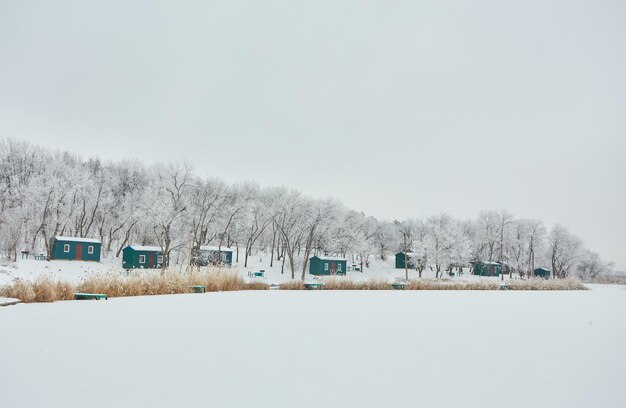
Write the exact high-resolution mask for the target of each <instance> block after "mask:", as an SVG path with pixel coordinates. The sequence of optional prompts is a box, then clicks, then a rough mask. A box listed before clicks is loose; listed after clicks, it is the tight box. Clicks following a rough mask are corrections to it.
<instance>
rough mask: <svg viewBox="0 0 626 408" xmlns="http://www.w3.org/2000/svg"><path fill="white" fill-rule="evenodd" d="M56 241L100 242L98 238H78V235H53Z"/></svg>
mask: <svg viewBox="0 0 626 408" xmlns="http://www.w3.org/2000/svg"><path fill="white" fill-rule="evenodd" d="M54 239H56V240H57V241H68V242H89V243H91V244H101V242H100V240H99V239H94V238H79V237H62V236H56V237H54Z"/></svg>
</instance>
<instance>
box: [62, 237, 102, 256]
mask: <svg viewBox="0 0 626 408" xmlns="http://www.w3.org/2000/svg"><path fill="white" fill-rule="evenodd" d="M101 250H102V243H101V242H100V241H99V240H97V239H91V238H77V237H61V236H57V237H53V238H52V239H50V260H53V259H65V260H69V261H93V262H100V252H101Z"/></svg>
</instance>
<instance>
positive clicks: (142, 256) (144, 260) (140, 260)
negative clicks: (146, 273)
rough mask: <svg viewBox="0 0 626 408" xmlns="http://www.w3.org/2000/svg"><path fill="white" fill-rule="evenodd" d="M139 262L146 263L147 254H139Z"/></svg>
mask: <svg viewBox="0 0 626 408" xmlns="http://www.w3.org/2000/svg"><path fill="white" fill-rule="evenodd" d="M139 263H140V264H142V263H146V256H145V255H139Z"/></svg>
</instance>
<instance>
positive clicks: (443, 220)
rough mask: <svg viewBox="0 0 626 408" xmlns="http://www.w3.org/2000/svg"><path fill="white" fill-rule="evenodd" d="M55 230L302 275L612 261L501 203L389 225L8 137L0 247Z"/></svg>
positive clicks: (595, 266) (339, 208) (278, 192)
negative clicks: (392, 260) (330, 266)
mask: <svg viewBox="0 0 626 408" xmlns="http://www.w3.org/2000/svg"><path fill="white" fill-rule="evenodd" d="M55 235H72V236H78V237H89V238H95V237H98V238H99V239H100V241H101V242H102V244H103V246H102V248H103V254H104V255H105V256H109V255H110V256H119V255H120V253H121V251H122V249H123V248H124V247H125V246H126V245H129V244H133V243H137V244H143V245H155V244H158V245H160V246H161V247H162V249H163V251H164V254H165V260H166V262H165V263H164V265H166V264H172V263H173V262H172V261H174V263H179V262H184V263H191V262H192V259H193V257H194V255H193V252H194V251H195V250H198V249H199V247H200V246H202V245H215V246H218V247H223V246H231V245H234V246H235V248H236V250H237V252H236V254H237V258H236V260H239V252H240V251H239V249H240V248H242V249H243V251H244V252H243V254H244V258H243V264H244V266H247V265H248V260H249V257H250V256H251V255H252V254H253V251H255V250H259V251H264V250H267V251H268V252H269V253H270V265H274V262H275V261H279V262H281V263H282V265H281V270H282V271H283V272H284V269H285V264H287V265H288V267H289V268H290V270H291V275H292V277H293V278H295V275H296V269H298V268H301V271H302V276H304V274H305V273H306V269H307V263H308V259H309V257H310V256H312V255H313V254H334V255H339V256H342V257H346V258H349V259H351V262H352V263H356V262H360V263H361V270H363V268H365V267H368V265H369V262H370V257H373V256H376V258H378V259H379V260H382V261H385V260H387V257H388V256H389V255H390V254H393V253H394V252H396V251H398V250H402V251H405V252H410V253H411V255H410V257H411V259H410V262H408V263H407V264H409V263H410V264H412V265H413V266H414V267H415V269H416V270H418V271H419V272H420V276H421V272H422V270H424V269H425V268H428V267H431V268H433V269H435V270H436V276H438V277H440V276H442V275H443V272H444V271H450V270H452V268H455V267H458V268H462V267H463V266H466V265H467V264H469V262H470V261H479V260H481V261H495V260H498V261H501V262H506V263H508V264H509V265H510V266H511V268H512V270H513V271H516V272H517V273H519V274H520V275H522V274H524V275H527V274H531V273H532V271H533V270H534V269H535V266H536V265H538V264H540V265H543V266H549V265H551V266H552V269H553V271H554V275H555V276H556V277H564V276H569V275H572V274H574V273H578V274H579V275H580V276H581V277H583V278H585V279H593V278H594V276H596V275H597V274H601V273H603V271H605V270H606V269H607V268H608V267H610V263H607V262H604V261H602V260H601V259H600V258H599V256H598V255H597V254H595V255H594V253H593V252H589V251H586V250H584V248H583V245H582V242H581V241H580V240H579V239H578V238H576V237H575V236H573V235H572V234H570V233H569V232H567V230H566V229H564V228H563V227H561V226H556V227H554V228H553V229H552V231H551V233H550V235H549V237H547V236H546V230H545V227H544V225H543V223H542V222H541V220H536V219H531V220H527V219H515V218H514V217H513V215H512V214H510V213H508V212H507V211H503V210H500V211H483V212H481V213H480V214H479V216H478V218H477V219H476V220H463V221H460V220H456V219H454V218H452V217H451V216H449V215H446V214H440V215H436V216H433V217H430V218H429V219H428V220H427V221H426V222H421V221H419V220H415V219H406V220H400V221H395V222H390V221H386V220H377V219H376V218H374V217H371V216H367V215H366V214H363V213H362V212H357V211H353V210H350V209H347V208H345V207H344V206H343V205H341V204H340V203H338V202H335V201H332V200H319V199H313V198H310V197H307V196H305V195H303V194H302V193H301V192H298V191H289V190H287V189H285V188H282V187H281V188H272V187H270V188H261V187H259V186H258V185H257V184H255V183H251V182H247V183H237V184H228V183H225V182H223V181H221V180H219V179H216V178H201V177H197V176H195V175H194V174H193V172H192V170H191V168H190V166H188V165H184V164H182V165H181V164H158V165H156V166H153V167H150V168H148V167H146V166H144V165H143V164H141V163H139V162H138V161H133V160H124V161H119V162H102V161H101V160H100V159H98V158H88V159H86V160H85V159H82V158H81V157H79V156H76V155H73V154H70V153H68V152H60V151H53V150H49V149H42V148H39V147H36V146H32V145H30V144H28V143H23V142H16V141H13V140H11V139H2V140H0V254H1V255H2V256H3V257H5V258H7V259H10V260H13V261H14V260H16V258H17V254H18V252H19V251H21V250H25V251H42V253H43V252H45V253H46V254H47V255H48V256H49V255H50V247H49V243H50V239H51V238H52V237H54V236H55ZM170 253H174V254H176V255H177V257H176V259H175V260H173V259H171V258H170ZM407 266H408V265H407ZM405 275H406V277H408V268H407V271H406V274H405Z"/></svg>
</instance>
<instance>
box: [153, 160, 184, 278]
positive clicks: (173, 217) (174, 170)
mask: <svg viewBox="0 0 626 408" xmlns="http://www.w3.org/2000/svg"><path fill="white" fill-rule="evenodd" d="M191 178H192V173H191V167H190V166H189V165H186V164H170V165H167V166H157V167H156V168H155V186H154V189H153V190H152V194H149V195H148V202H147V205H148V208H147V210H148V211H149V213H150V215H151V219H152V228H153V229H154V233H155V237H156V240H157V242H158V244H159V245H160V246H161V249H162V251H163V264H162V271H163V272H164V271H165V268H166V267H167V265H169V261H170V255H171V251H172V250H174V249H179V248H180V247H183V246H184V245H185V244H187V242H186V237H185V233H184V232H185V221H186V220H185V218H184V217H183V214H184V213H185V211H186V210H187V205H188V198H189V194H188V192H189V188H190V183H191Z"/></svg>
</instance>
